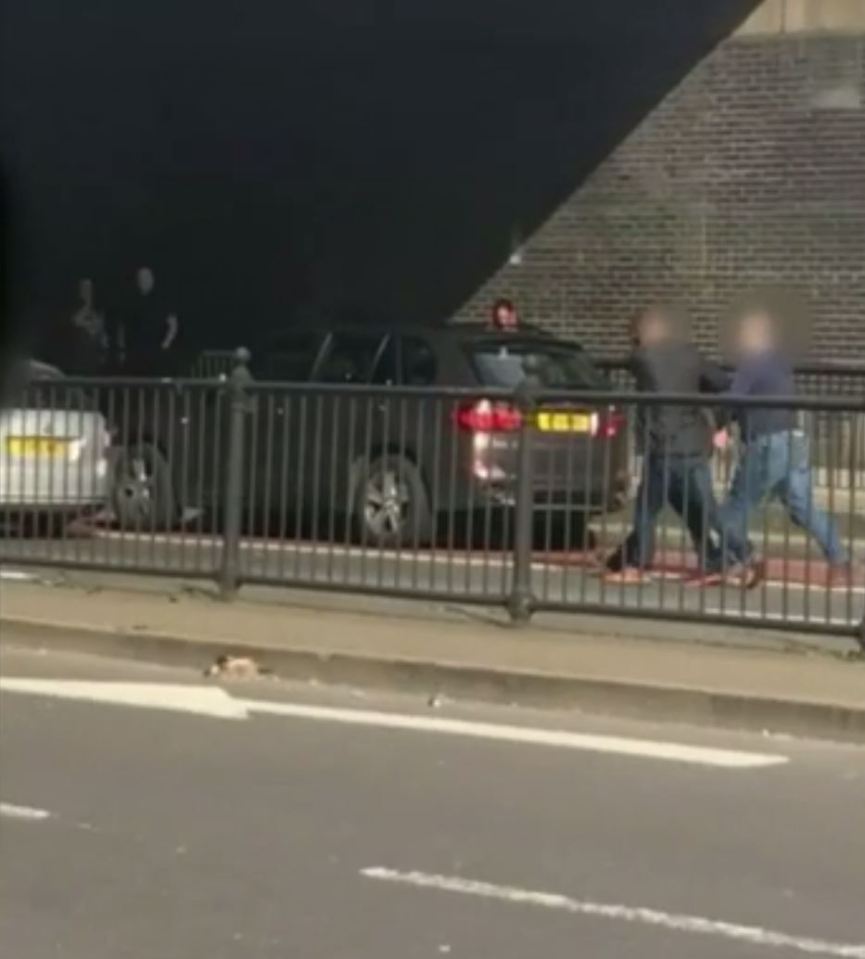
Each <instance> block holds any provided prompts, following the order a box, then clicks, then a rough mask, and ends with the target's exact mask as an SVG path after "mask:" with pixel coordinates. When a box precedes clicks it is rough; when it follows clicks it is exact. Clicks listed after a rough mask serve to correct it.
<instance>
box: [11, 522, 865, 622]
mask: <svg viewBox="0 0 865 959" xmlns="http://www.w3.org/2000/svg"><path fill="white" fill-rule="evenodd" d="M779 548H781V549H783V543H782V544H781V545H780V547H779ZM683 555H684V554H683V553H682V552H681V550H680V551H668V552H667V553H666V554H664V555H663V556H662V557H661V560H662V562H665V563H666V564H667V565H666V567H665V568H664V569H663V570H662V573H661V575H659V576H658V577H657V578H656V581H655V582H653V583H652V584H649V585H647V586H644V587H641V588H639V589H634V588H628V587H621V586H608V585H606V584H604V583H603V582H602V581H601V580H600V579H599V578H598V577H597V576H596V575H594V574H593V573H592V570H591V569H590V568H589V561H588V558H587V557H586V556H583V555H580V554H574V553H568V552H564V551H558V552H556V551H553V552H549V553H546V554H541V553H538V554H537V555H536V556H535V562H534V564H533V566H532V569H531V579H532V590H533V593H534V595H535V596H536V597H537V599H538V600H539V601H541V602H543V603H547V604H555V605H556V606H560V607H563V608H574V609H589V608H592V609H596V610H604V609H610V610H621V609H622V608H630V609H646V610H665V611H668V612H678V611H686V612H689V613H691V614H695V613H705V614H709V615H713V616H718V615H720V616H726V617H730V618H734V617H735V618H740V617H743V616H744V617H747V618H749V619H752V620H754V621H755V622H759V621H761V620H768V621H779V620H781V621H790V622H793V623H800V624H801V623H810V624H812V625H813V624H820V625H824V624H831V625H832V626H835V627H841V628H848V627H849V626H851V625H857V624H858V623H860V622H861V620H862V617H863V615H865V578H863V577H862V576H861V575H860V576H859V577H858V578H857V579H856V580H855V581H854V582H853V583H852V584H851V585H849V586H842V587H840V588H835V589H831V590H830V589H827V588H826V578H825V577H826V568H825V563H823V562H821V561H818V560H817V559H816V558H814V559H813V560H809V561H803V560H800V559H790V560H789V561H784V560H782V559H779V558H778V557H777V554H775V557H776V558H775V559H773V561H772V563H771V568H770V575H769V576H768V578H767V581H766V582H765V583H764V585H763V586H762V587H761V588H759V589H757V590H754V591H751V592H746V591H744V590H742V589H740V588H738V587H736V586H727V587H725V588H723V589H720V588H714V589H694V588H691V587H689V586H686V585H685V582H684V581H683V575H682V573H683V569H682V565H681V564H682V561H683ZM0 560H2V561H3V562H4V563H7V564H14V563H15V562H28V563H36V564H40V563H43V564H46V565H50V564H52V563H57V562H65V563H67V564H72V565H77V564H90V565H96V566H100V567H104V568H106V569H109V570H117V571H123V570H125V569H128V570H142V569H143V570H145V571H148V572H154V571H162V572H167V573H171V574H174V575H179V576H184V575H194V574H196V575H197V574H201V573H205V574H210V575H213V576H215V575H216V572H217V570H218V569H219V566H220V561H221V547H220V541H219V539H218V538H215V537H211V536H203V535H196V534H194V533H187V534H183V533H174V534H170V535H162V534H157V535H155V536H148V535H135V534H133V533H100V534H99V535H97V536H95V537H92V538H54V539H34V538H29V539H28V538H21V539H17V538H6V539H2V540H0ZM240 566H241V575H242V577H243V578H244V579H245V580H246V581H248V582H265V583H273V584H287V585H293V586H332V587H339V588H344V589H355V590H358V589H360V590H370V589H371V590H381V589H386V590H389V591H391V592H397V593H404V594H406V595H410V594H412V593H416V594H417V593H419V594H422V595H424V594H425V595H430V594H438V595H446V596H447V597H448V598H449V599H451V600H453V601H456V602H459V601H460V600H461V599H463V600H466V601H477V600H479V599H481V600H485V601H489V602H491V603H503V602H504V601H505V598H506V597H507V595H508V591H509V589H510V583H511V575H512V565H511V556H510V554H507V553H502V552H501V551H499V550H492V549H491V550H482V549H466V548H462V549H456V548H455V549H452V550H448V549H446V548H441V547H440V548H437V549H404V550H399V551H393V550H378V549H373V548H362V547H360V546H352V545H346V544H340V543H326V542H325V543H314V542H304V541H300V542H298V541H294V540H290V541H288V540H287V541H278V540H271V541H266V540H255V539H247V540H245V541H244V542H243V546H242V550H241V563H240Z"/></svg>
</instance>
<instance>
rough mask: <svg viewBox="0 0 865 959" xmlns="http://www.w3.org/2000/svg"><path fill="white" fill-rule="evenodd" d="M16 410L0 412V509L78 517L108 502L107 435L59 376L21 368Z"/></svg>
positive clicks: (38, 366)
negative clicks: (23, 380)
mask: <svg viewBox="0 0 865 959" xmlns="http://www.w3.org/2000/svg"><path fill="white" fill-rule="evenodd" d="M25 378H26V380H27V384H26V389H25V390H24V396H25V397H26V399H25V400H24V401H23V402H22V403H20V404H19V405H17V406H16V405H14V404H13V405H12V406H10V407H8V408H4V409H3V410H2V411H0V510H2V511H3V512H4V513H7V514H8V513H12V514H13V515H14V514H18V515H26V514H30V513H43V512H50V513H54V514H57V513H61V514H63V513H68V514H71V515H75V514H79V513H82V512H84V511H85V510H87V509H95V510H99V509H101V508H103V507H105V505H106V504H107V502H108V497H109V486H110V476H109V473H110V470H109V448H110V442H111V440H110V433H109V430H108V427H107V424H106V422H105V419H104V417H103V416H102V414H101V413H100V412H99V411H98V410H96V409H93V408H90V407H89V406H88V404H87V403H86V402H84V399H83V396H81V395H79V394H78V393H77V391H76V390H75V389H74V388H71V389H67V388H65V387H64V386H63V374H62V373H61V372H60V371H59V370H57V369H55V368H54V367H50V366H47V365H45V364H43V363H37V362H35V361H31V362H29V364H27V369H26V372H25Z"/></svg>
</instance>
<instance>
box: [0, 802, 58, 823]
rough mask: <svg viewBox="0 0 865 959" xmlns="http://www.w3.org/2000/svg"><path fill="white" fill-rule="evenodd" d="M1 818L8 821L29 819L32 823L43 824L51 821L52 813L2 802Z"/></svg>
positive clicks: (0, 805) (0, 808) (0, 806)
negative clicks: (44, 821)
mask: <svg viewBox="0 0 865 959" xmlns="http://www.w3.org/2000/svg"><path fill="white" fill-rule="evenodd" d="M0 816H6V817H7V818H8V819H27V820H29V821H31V822H41V821H42V820H44V819H50V818H51V813H50V812H48V810H47V809H34V808H33V807H31V806H16V805H14V804H13V803H8V802H0Z"/></svg>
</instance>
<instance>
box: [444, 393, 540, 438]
mask: <svg viewBox="0 0 865 959" xmlns="http://www.w3.org/2000/svg"><path fill="white" fill-rule="evenodd" d="M454 420H455V422H456V425H457V426H458V427H459V429H461V430H466V431H468V432H469V433H514V432H516V431H517V430H518V429H519V428H520V427H521V426H522V423H523V414H522V413H521V412H520V411H519V410H518V409H517V408H516V407H514V406H511V405H510V404H508V403H492V402H490V401H489V400H480V401H479V402H477V403H472V404H471V405H469V406H460V407H458V408H457V410H456V412H455V414H454Z"/></svg>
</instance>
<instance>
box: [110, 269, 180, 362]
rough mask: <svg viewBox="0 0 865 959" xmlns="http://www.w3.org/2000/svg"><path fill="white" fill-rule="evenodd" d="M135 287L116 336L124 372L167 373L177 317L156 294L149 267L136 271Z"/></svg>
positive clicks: (174, 340) (159, 295)
mask: <svg viewBox="0 0 865 959" xmlns="http://www.w3.org/2000/svg"><path fill="white" fill-rule="evenodd" d="M135 287H136V293H135V298H134V300H133V302H132V304H131V306H130V308H129V310H128V313H127V316H126V318H125V321H124V323H123V326H122V327H121V329H120V333H119V343H118V347H119V352H120V354H121V357H122V365H123V369H124V371H125V372H126V373H129V374H132V375H134V376H159V375H161V374H166V373H168V372H170V370H169V367H170V365H171V356H172V351H173V348H174V346H175V343H176V340H177V335H178V331H179V322H178V319H177V314H176V313H175V312H174V310H173V309H172V308H171V307H170V306H169V305H168V303H167V302H166V301H165V300H164V299H163V296H162V294H161V292H158V291H157V288H156V277H155V276H154V273H153V270H152V269H151V268H150V267H148V266H142V267H140V268H139V269H138V271H137V272H136V274H135Z"/></svg>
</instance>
